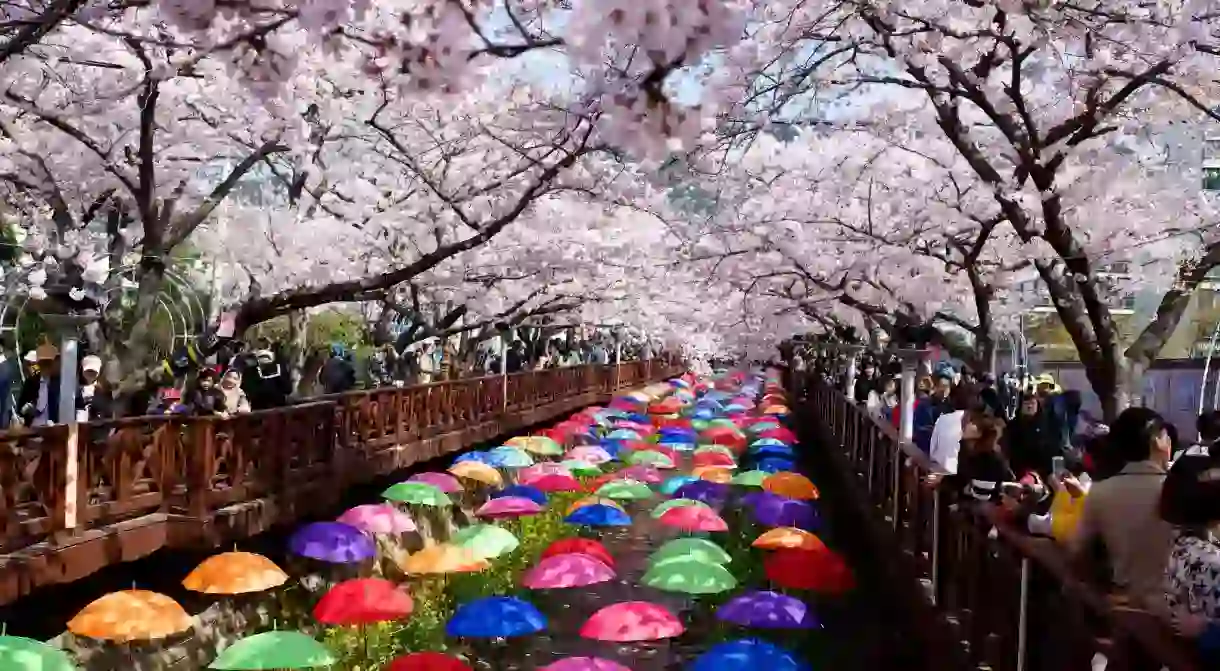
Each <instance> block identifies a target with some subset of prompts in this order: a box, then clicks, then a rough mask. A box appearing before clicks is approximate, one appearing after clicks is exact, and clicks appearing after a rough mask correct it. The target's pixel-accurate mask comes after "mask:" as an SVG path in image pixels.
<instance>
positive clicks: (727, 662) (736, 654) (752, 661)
mask: <svg viewBox="0 0 1220 671" xmlns="http://www.w3.org/2000/svg"><path fill="white" fill-rule="evenodd" d="M687 668H688V669H689V670H690V671H737V669H745V668H756V669H767V671H811V667H810V666H809V665H807V664H804V663H802V662H801V661H799V660H798V659H797V658H796V657H794V656H793V655H792V653H790V652H788V651H787V650H784V649H783V648H779V647H776V646H774V645H771V644H770V643H767V642H766V641H760V640H756V639H742V640H739V641H729V642H728V643H721V644H720V645H717V646H714V647H713V648H712V649H711V650H708V651H707V652H705V653H703V654H702V655H699V657H698V658H697V659H695V661H694V662H693V663H691V665H690V666H688V667H687Z"/></svg>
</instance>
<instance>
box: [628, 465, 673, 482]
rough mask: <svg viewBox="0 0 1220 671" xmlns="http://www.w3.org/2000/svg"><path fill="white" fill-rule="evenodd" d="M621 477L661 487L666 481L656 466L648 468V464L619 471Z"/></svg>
mask: <svg viewBox="0 0 1220 671" xmlns="http://www.w3.org/2000/svg"><path fill="white" fill-rule="evenodd" d="M619 476H620V477H624V478H630V479H632V480H636V481H638V482H643V483H646V484H650V485H659V484H661V482H662V481H663V480H665V478H664V477H662V476H661V472H660V471H658V470H657V468H656V466H648V465H646V464H639V465H636V466H628V467H627V468H624V469H623V470H621V471H619Z"/></svg>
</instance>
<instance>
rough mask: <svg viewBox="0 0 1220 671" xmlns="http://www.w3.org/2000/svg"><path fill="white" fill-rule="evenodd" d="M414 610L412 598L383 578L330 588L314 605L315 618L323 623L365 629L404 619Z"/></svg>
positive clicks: (346, 581) (350, 581)
mask: <svg viewBox="0 0 1220 671" xmlns="http://www.w3.org/2000/svg"><path fill="white" fill-rule="evenodd" d="M414 608H415V604H414V602H412V601H411V595H410V594H407V593H406V592H405V591H403V590H401V589H399V588H398V585H395V584H394V583H392V582H390V581H389V580H381V579H379V578H360V579H357V580H345V581H343V582H341V583H339V584H338V585H335V586H334V587H332V588H330V591H328V592H327V593H326V594H325V595H324V596H323V597H322V599H321V600H320V601H318V605H317V606H314V609H313V618H314V619H315V620H317V621H318V622H321V623H322V624H331V625H338V626H362V625H366V624H375V623H377V622H388V621H390V620H401V619H403V618H405V617H407V616H408V615H410V614H411V611H412V610H414Z"/></svg>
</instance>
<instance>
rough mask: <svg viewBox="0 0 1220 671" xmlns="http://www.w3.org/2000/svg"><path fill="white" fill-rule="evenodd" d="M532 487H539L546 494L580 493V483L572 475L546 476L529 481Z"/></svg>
mask: <svg viewBox="0 0 1220 671" xmlns="http://www.w3.org/2000/svg"><path fill="white" fill-rule="evenodd" d="M529 485H530V486H531V487H537V488H538V489H541V490H542V491H544V492H547V493H553V492H579V491H580V490H581V486H580V481H579V480H577V479H576V478H574V477H572V476H571V475H567V474H565V475H544V476H542V477H540V478H536V479H533V480H530V481H529Z"/></svg>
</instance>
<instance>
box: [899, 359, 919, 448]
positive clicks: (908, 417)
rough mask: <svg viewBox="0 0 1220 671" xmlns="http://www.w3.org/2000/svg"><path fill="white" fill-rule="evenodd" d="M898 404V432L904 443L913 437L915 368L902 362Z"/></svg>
mask: <svg viewBox="0 0 1220 671" xmlns="http://www.w3.org/2000/svg"><path fill="white" fill-rule="evenodd" d="M900 393H901V395H900V396H899V404H900V407H901V408H902V410H901V413H900V414H899V421H898V432H899V435H901V436H902V439H903V440H904V441H907V442H910V441H911V439H912V438H913V437H914V435H915V366H913V365H912V364H911V363H909V362H907V361H904V362H902V389H901V392H900Z"/></svg>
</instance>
